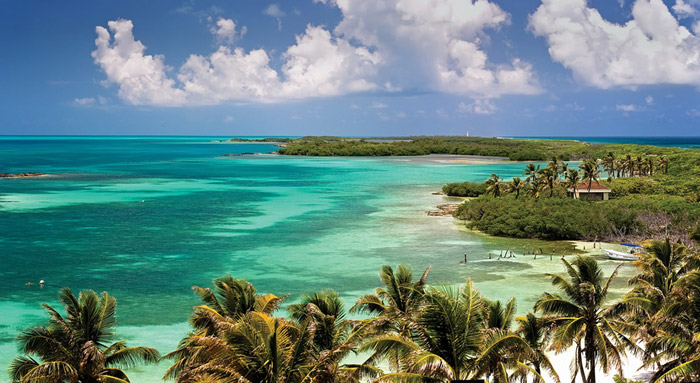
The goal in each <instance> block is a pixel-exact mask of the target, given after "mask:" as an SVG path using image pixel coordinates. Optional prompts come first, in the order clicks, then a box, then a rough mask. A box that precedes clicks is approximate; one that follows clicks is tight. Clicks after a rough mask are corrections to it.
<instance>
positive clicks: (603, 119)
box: [0, 0, 700, 136]
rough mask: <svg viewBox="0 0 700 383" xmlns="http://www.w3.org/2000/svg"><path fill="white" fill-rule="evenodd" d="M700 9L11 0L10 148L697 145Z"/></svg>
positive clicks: (513, 3)
mask: <svg viewBox="0 0 700 383" xmlns="http://www.w3.org/2000/svg"><path fill="white" fill-rule="evenodd" d="M699 18H700V0H665V1H662V0H624V1H623V0H619V1H611V0H589V1H585V0H474V1H470V0H374V1H366V0H323V1H322V0H308V1H307V0H303V1H302V0H300V1H265V0H255V1H253V0H251V1H245V0H240V1H225V2H224V1H205V0H182V1H159V0H150V1H119V2H107V1H73V2H56V1H32V0H22V1H11V0H6V1H4V2H3V12H2V13H0V52H2V53H0V71H1V73H2V74H3V76H1V77H0V134H47V135H51V134H112V135H131V134H174V135H223V136H235V135H307V134H309V135H321V134H324V135H326V134H328V135H351V136H362V135H364V136H366V135H373V136H379V135H383V136H388V135H418V134H444V135H447V134H465V133H466V132H467V131H469V132H470V134H471V135H481V136H503V135H509V136H519V135H520V136H582V135H586V136H599V135H636V136H644V135H667V136H668V135H679V136H683V135H693V136H698V135H700V129H698V127H699V126H700V93H699V90H698V89H700V39H699V38H698V36H700V22H698V20H699Z"/></svg>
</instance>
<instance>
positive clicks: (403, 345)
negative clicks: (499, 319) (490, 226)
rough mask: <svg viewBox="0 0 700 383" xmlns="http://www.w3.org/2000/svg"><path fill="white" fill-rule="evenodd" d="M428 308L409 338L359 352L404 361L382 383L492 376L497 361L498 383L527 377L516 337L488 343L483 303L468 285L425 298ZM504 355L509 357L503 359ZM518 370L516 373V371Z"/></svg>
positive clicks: (381, 341) (391, 338)
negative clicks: (397, 358) (492, 366)
mask: <svg viewBox="0 0 700 383" xmlns="http://www.w3.org/2000/svg"><path fill="white" fill-rule="evenodd" d="M425 300H426V304H425V307H424V308H423V310H422V312H421V317H420V320H419V322H418V323H417V324H416V325H415V326H413V328H412V330H413V331H412V333H411V334H410V335H409V336H402V335H399V334H385V335H380V336H378V337H375V338H373V339H371V340H370V341H369V342H367V343H366V344H365V345H364V346H363V347H362V348H361V349H360V351H372V352H373V356H372V357H371V359H372V360H378V359H381V358H382V357H384V358H386V357H388V356H391V355H396V354H398V355H401V359H402V361H403V363H402V365H401V366H399V367H400V369H399V370H398V371H396V372H392V373H388V374H384V375H383V376H381V377H380V378H379V379H380V380H381V381H394V382H412V381H416V382H421V381H425V379H429V380H430V381H434V382H447V381H452V380H459V379H469V378H474V377H477V376H483V375H487V374H490V373H491V372H492V371H491V370H490V369H489V368H488V367H489V366H491V365H492V364H493V363H492V362H493V361H494V360H498V368H499V371H500V372H499V375H498V376H497V377H496V379H497V381H498V382H504V383H505V381H504V380H502V379H501V378H502V373H505V375H506V376H505V378H506V379H512V378H513V377H514V376H513V375H508V373H507V371H508V370H514V374H515V375H516V376H522V375H523V374H524V372H523V371H530V369H529V368H528V366H527V365H525V364H524V363H522V362H521V360H522V358H520V357H516V356H521V355H525V354H527V353H528V352H529V349H528V347H527V344H526V343H525V342H524V341H523V340H522V339H521V338H520V337H518V336H517V335H514V334H505V333H500V332H499V333H497V334H494V336H491V337H487V336H486V335H487V334H488V332H487V331H486V323H487V322H486V320H485V303H484V300H483V298H482V297H481V294H480V293H479V292H478V291H477V290H476V289H475V288H474V286H473V284H472V282H471V280H467V283H466V284H465V285H464V286H463V287H461V288H460V289H455V288H450V287H445V288H439V289H438V288H431V289H429V290H428V291H427V292H426V294H425ZM504 355H507V356H508V357H504ZM517 367H520V369H518V368H517Z"/></svg>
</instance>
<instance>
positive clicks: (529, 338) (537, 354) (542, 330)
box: [515, 313, 559, 382]
mask: <svg viewBox="0 0 700 383" xmlns="http://www.w3.org/2000/svg"><path fill="white" fill-rule="evenodd" d="M515 320H516V321H517V322H518V324H519V327H518V330H517V334H518V335H520V337H521V338H523V339H524V340H525V342H527V344H528V346H530V349H531V350H532V358H531V360H530V361H529V364H530V366H532V368H533V369H534V370H535V372H536V373H537V374H539V375H541V374H542V369H544V370H546V371H547V372H548V373H549V375H550V376H552V377H553V378H554V380H555V381H557V382H559V375H558V374H557V372H556V370H555V369H554V365H552V362H551V361H550V360H549V357H548V356H547V354H546V353H545V349H546V348H547V344H548V343H549V335H550V331H549V326H548V323H549V321H548V320H547V318H538V317H537V316H535V314H533V313H528V314H527V315H526V316H521V317H517V318H515Z"/></svg>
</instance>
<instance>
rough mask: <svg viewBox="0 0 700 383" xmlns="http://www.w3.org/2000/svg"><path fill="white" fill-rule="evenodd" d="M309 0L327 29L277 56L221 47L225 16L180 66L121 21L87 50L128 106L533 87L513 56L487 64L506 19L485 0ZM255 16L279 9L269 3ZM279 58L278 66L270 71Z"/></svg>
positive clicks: (233, 31)
mask: <svg viewBox="0 0 700 383" xmlns="http://www.w3.org/2000/svg"><path fill="white" fill-rule="evenodd" d="M317 2H320V3H324V4H330V5H332V6H337V7H338V8H339V9H340V11H341V13H342V19H341V21H340V23H339V24H338V25H337V27H336V28H335V29H333V32H331V31H330V30H328V29H326V28H324V27H320V26H312V25H309V26H307V28H306V30H305V32H304V33H303V34H301V35H298V36H296V43H295V44H294V45H292V46H290V47H288V48H287V49H286V50H285V51H284V52H282V53H281V55H280V56H279V57H271V56H270V53H269V52H268V51H266V50H264V49H255V50H252V51H245V50H243V49H241V48H236V49H234V48H233V47H229V46H228V45H230V44H222V43H232V42H234V41H235V40H236V39H238V38H240V37H241V36H242V35H243V34H244V33H245V30H244V28H240V26H239V25H237V24H236V22H234V21H233V20H231V19H225V18H219V19H218V20H217V21H216V23H215V25H212V28H211V32H212V33H213V34H214V35H215V36H216V37H217V40H218V42H219V43H220V44H222V45H221V46H219V47H218V49H216V51H215V52H213V53H211V54H210V55H191V56H190V57H189V58H188V59H187V60H186V62H185V63H184V64H183V65H182V66H181V67H180V68H169V67H168V66H166V65H165V59H164V57H163V56H160V55H152V54H147V53H146V47H145V46H144V45H143V44H142V43H141V42H140V41H138V40H136V39H135V38H134V35H133V33H132V30H133V24H132V22H131V21H130V20H116V21H110V22H109V23H108V27H109V29H107V28H104V27H101V26H100V27H97V34H98V38H97V40H96V45H97V49H96V50H95V51H94V52H93V53H92V55H93V57H94V59H95V63H96V64H97V65H99V66H100V67H101V68H102V70H103V71H104V72H105V74H106V76H107V81H106V82H105V83H106V84H110V83H111V84H116V85H117V86H118V88H119V97H120V98H121V99H122V100H124V101H126V102H128V103H131V104H146V105H165V106H179V105H202V104H218V103H222V102H229V101H242V102H280V101H286V100H292V99H302V98H310V97H328V96H337V95H342V94H347V93H357V92H368V91H374V92H398V91H408V92H412V91H437V92H446V93H453V94H461V95H466V96H470V97H474V98H479V99H482V98H493V97H499V96H501V95H504V94H536V93H539V92H540V91H541V90H540V88H539V85H538V83H537V80H536V78H535V74H534V72H533V70H532V67H531V66H530V64H528V63H526V62H523V61H521V60H519V59H517V58H516V59H512V60H511V61H510V62H508V63H493V62H491V61H489V58H488V56H487V54H486V51H485V50H484V47H485V45H486V44H487V42H488V37H487V36H486V35H485V32H486V31H487V30H489V29H496V28H500V27H501V26H503V25H507V24H508V23H509V15H508V14H507V13H506V12H505V11H503V10H502V9H501V8H500V7H499V6H498V5H496V4H495V3H492V2H490V1H489V0H470V1H464V0H376V1H371V2H368V1H362V0H330V1H320V0H318V1H317ZM264 13H265V14H267V15H270V16H272V17H282V16H284V12H283V11H282V10H281V8H280V7H279V5H276V4H272V5H271V6H269V7H268V8H266V9H265V11H264ZM211 22H213V19H212V20H211ZM278 59H281V66H280V67H275V68H273V67H272V66H271V62H273V61H274V62H277V61H278ZM276 68H279V69H276ZM380 84H382V85H380Z"/></svg>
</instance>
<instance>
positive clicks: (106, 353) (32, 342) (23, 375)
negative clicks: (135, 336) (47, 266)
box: [9, 288, 160, 383]
mask: <svg viewBox="0 0 700 383" xmlns="http://www.w3.org/2000/svg"><path fill="white" fill-rule="evenodd" d="M59 300H60V302H61V303H62V304H63V306H64V308H65V311H66V316H65V317H63V316H62V315H61V314H59V313H58V311H56V310H55V309H54V308H53V307H51V306H49V305H48V304H46V303H44V304H43V305H42V307H43V308H44V310H45V311H46V312H47V314H48V315H49V325H48V327H46V326H39V327H34V328H29V329H26V330H24V331H22V333H21V334H20V335H19V337H18V339H17V342H18V343H19V346H20V349H21V350H22V352H23V353H24V354H25V355H24V356H20V357H17V358H15V359H14V360H13V361H12V363H11V364H10V368H9V373H10V376H11V378H12V381H13V382H22V383H34V382H76V383H92V382H95V383H97V382H104V383H118V382H121V383H123V382H128V381H129V379H128V378H127V375H126V373H125V372H124V371H122V370H121V369H120V368H123V367H126V368H128V367H133V366H135V365H137V364H140V363H157V362H158V359H159V358H160V355H159V354H158V351H156V350H155V349H153V348H149V347H127V345H126V342H124V341H117V342H114V343H111V342H112V341H113V340H114V336H115V327H116V324H117V321H116V306H117V303H116V300H115V299H114V297H112V296H110V295H109V294H107V293H106V292H104V293H102V295H101V296H98V295H97V294H96V293H95V292H94V291H92V290H85V291H81V292H80V294H79V295H78V297H76V296H75V295H73V293H72V292H71V290H70V289H69V288H63V289H61V290H60V291H59ZM110 343H111V344H110Z"/></svg>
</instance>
